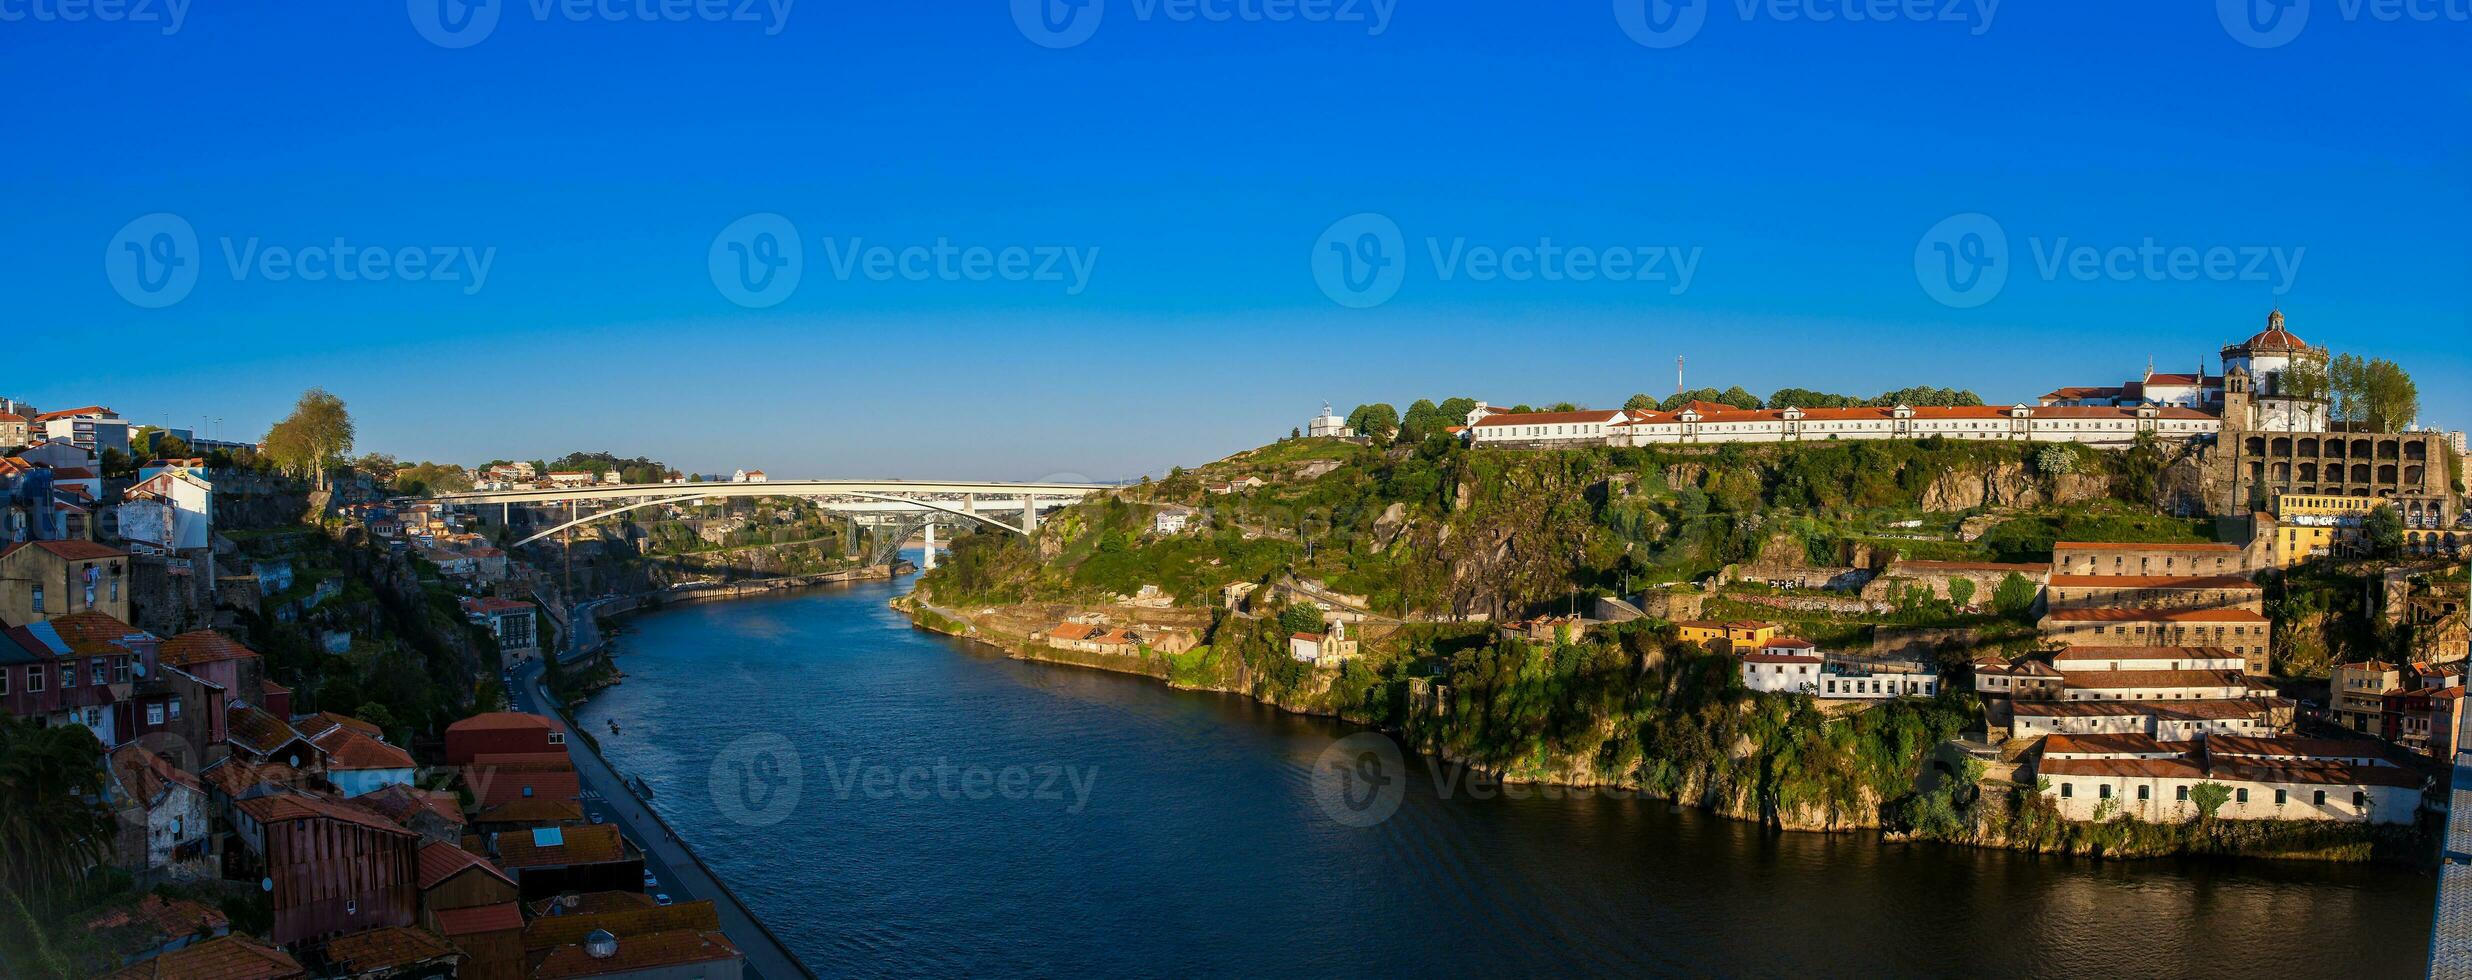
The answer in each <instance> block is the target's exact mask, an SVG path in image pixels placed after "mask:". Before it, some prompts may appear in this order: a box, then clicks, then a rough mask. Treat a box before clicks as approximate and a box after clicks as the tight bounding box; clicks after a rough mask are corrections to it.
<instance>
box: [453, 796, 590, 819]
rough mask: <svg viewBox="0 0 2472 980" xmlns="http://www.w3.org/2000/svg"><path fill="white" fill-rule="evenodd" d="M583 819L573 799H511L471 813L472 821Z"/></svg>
mask: <svg viewBox="0 0 2472 980" xmlns="http://www.w3.org/2000/svg"><path fill="white" fill-rule="evenodd" d="M582 819H584V805H583V804H581V803H577V802H575V801H574V800H543V799H530V800H511V801H508V802H506V803H501V804H498V805H497V806H493V807H489V808H487V809H484V810H482V811H481V812H479V813H475V814H473V815H472V822H473V823H569V822H573V821H577V820H582Z"/></svg>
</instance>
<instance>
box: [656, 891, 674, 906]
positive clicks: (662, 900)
mask: <svg viewBox="0 0 2472 980" xmlns="http://www.w3.org/2000/svg"><path fill="white" fill-rule="evenodd" d="M669 903H670V897H669V895H668V894H667V893H659V894H655V895H653V896H652V904H654V905H668V904H669Z"/></svg>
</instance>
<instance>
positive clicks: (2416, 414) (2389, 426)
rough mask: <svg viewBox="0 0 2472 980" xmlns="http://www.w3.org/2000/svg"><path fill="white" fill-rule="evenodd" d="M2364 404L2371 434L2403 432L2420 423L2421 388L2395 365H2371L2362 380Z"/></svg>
mask: <svg viewBox="0 0 2472 980" xmlns="http://www.w3.org/2000/svg"><path fill="white" fill-rule="evenodd" d="M2361 401H2362V412H2361V414H2362V415H2363V416H2364V418H2363V419H2362V421H2364V422H2367V423H2368V424H2369V431H2371V432H2401V431H2403V430H2405V429H2407V428H2410V427H2411V425H2412V423H2413V422H2415V421H2418V420H2419V419H2420V386H2419V385H2416V384H2413V383H2412V376H2411V375H2410V374H2407V373H2405V372H2404V370H2403V368H2402V367H2401V366H2399V365H2397V364H2396V363H2395V362H2393V361H2389V360H2384V359H2380V360H2374V361H2370V362H2369V365H2368V368H2367V370H2366V371H2365V372H2364V373H2363V376H2362V378H2361Z"/></svg>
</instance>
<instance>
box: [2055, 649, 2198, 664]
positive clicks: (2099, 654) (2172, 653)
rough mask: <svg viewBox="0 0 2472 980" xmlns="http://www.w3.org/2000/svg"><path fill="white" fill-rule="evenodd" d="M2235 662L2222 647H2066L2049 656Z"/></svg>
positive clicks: (2091, 658) (2059, 659)
mask: <svg viewBox="0 0 2472 980" xmlns="http://www.w3.org/2000/svg"><path fill="white" fill-rule="evenodd" d="M2175 657H2177V658H2181V659H2186V660H2237V659H2239V655H2238V654H2235V653H2233V652H2231V651H2230V650H2226V649H2223V648H2222V647H2130V646H2092V645H2089V646H2082V647H2067V648H2064V649H2061V650H2060V651H2058V652H2055V653H2053V654H2052V655H2051V659H2052V662H2053V663H2059V662H2061V661H2063V660H2170V659H2173V658H2175Z"/></svg>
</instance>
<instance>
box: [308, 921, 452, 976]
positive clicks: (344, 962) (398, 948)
mask: <svg viewBox="0 0 2472 980" xmlns="http://www.w3.org/2000/svg"><path fill="white" fill-rule="evenodd" d="M462 956H463V953H462V952H461V951H459V950H457V949H456V948H455V946H454V944H453V943H449V942H447V941H446V940H444V939H441V938H439V937H438V934H437V933H434V932H430V931H429V930H427V929H415V928H412V927H411V926H387V927H385V928H382V929H370V930H368V931H365V932H354V933H347V934H345V935H341V936H336V937H335V938H333V939H329V940H327V941H326V959H327V961H328V962H330V963H332V964H334V965H335V966H336V967H338V968H341V969H343V970H344V971H346V972H348V973H351V974H355V975H357V974H361V973H367V972H372V971H379V970H391V969H402V968H404V967H410V966H416V965H419V964H423V963H428V962H431V961H433V960H440V959H460V958H462Z"/></svg>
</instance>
